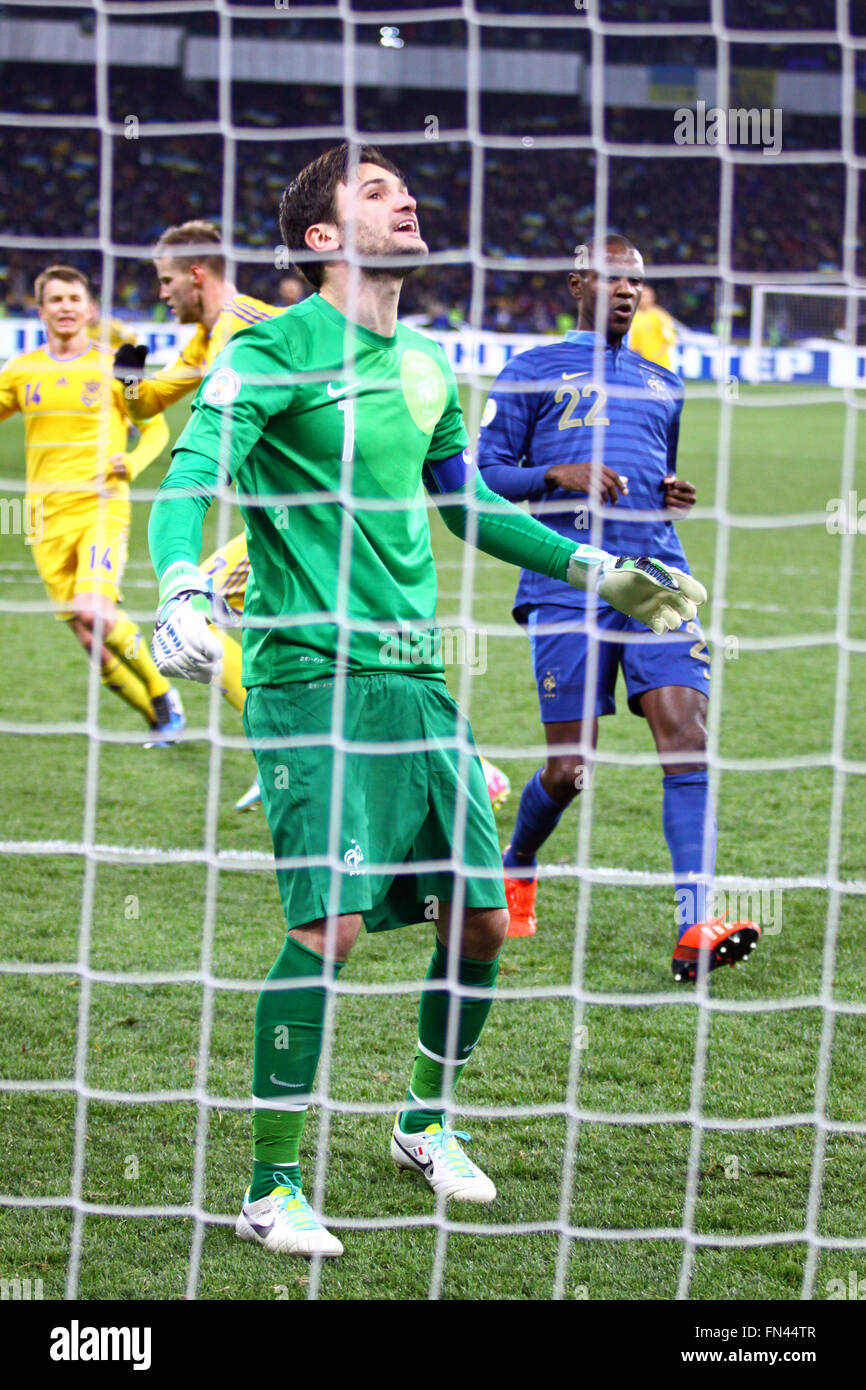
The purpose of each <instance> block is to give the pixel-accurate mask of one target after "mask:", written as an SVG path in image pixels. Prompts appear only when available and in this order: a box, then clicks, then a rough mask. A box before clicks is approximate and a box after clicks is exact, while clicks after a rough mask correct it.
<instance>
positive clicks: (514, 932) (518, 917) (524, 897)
mask: <svg viewBox="0 0 866 1390" xmlns="http://www.w3.org/2000/svg"><path fill="white" fill-rule="evenodd" d="M510 848H511V846H510V845H506V847H505V853H506V854H507V853H508V851H509V849H510ZM537 887H538V879H537V878H509V877H508V873H507V871H506V875H505V901H506V902H507V903H508V931H507V932H506V933H505V935H506V936H534V935H535V933H536V931H537V930H538V922H537V921H536V919H535V890H536V888H537Z"/></svg>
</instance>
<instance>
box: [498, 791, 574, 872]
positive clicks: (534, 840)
mask: <svg viewBox="0 0 866 1390" xmlns="http://www.w3.org/2000/svg"><path fill="white" fill-rule="evenodd" d="M564 810H565V807H564V806H560V805H559V803H558V802H556V801H554V800H553V797H550V796H548V795H547V792H546V791H545V790H544V787H543V786H542V785H541V768H539V769H538V771H537V772H536V774H535V776H534V777H531V778H530V779H529V781H528V782H527V784H526V786H525V787H524V788H523V792H522V794H521V797H520V805H519V806H518V808H517V822H516V824H515V826H514V834H513V835H512V837H511V844H510V845H509V847H508V850H507V852H506V854H505V856H504V859H503V863H504V865H505V868H506V869H526V868H534V867H535V863H536V860H535V852H536V850H538V849H540V848H541V846H542V845H543V844H544V842H545V840H546V839H547V837H548V835H550V834H552V832H553V831H554V830H555V829H556V827H557V825H558V823H559V818H560V816H561V815H562V813H563V811H564Z"/></svg>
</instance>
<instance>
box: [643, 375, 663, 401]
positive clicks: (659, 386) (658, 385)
mask: <svg viewBox="0 0 866 1390" xmlns="http://www.w3.org/2000/svg"><path fill="white" fill-rule="evenodd" d="M647 386H648V387H649V389H650V390H651V391H653V392H655V394H656V395H657V396H659V397H660V398H661V399H662V400H667V398H668V389H667V387H666V386H665V384H664V382H663V381H662V379H661V377H660V376H651V377H649V378H648V379H647Z"/></svg>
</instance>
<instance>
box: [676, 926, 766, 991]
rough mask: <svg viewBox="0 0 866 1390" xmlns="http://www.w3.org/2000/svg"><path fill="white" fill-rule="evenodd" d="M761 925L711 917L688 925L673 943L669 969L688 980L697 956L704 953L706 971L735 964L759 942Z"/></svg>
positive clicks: (694, 973)
mask: <svg viewBox="0 0 866 1390" xmlns="http://www.w3.org/2000/svg"><path fill="white" fill-rule="evenodd" d="M760 935H761V928H760V927H759V926H758V924H757V922H726V921H725V918H724V917H714V918H712V919H711V920H710V921H709V922H696V923H695V924H694V926H691V927H687V928H686V930H685V931H684V932H683V934H682V936H681V937H680V939H679V941H678V942H677V944H676V946H675V947H674V958H673V960H672V961H671V969H672V970H673V973H674V979H675V980H676V981H677V982H680V981H685V982H686V983H687V984H689V983H690V982H691V981H692V980H695V979H697V974H698V960H699V958H700V957H701V955H702V954H703V956H704V957H705V959H706V962H707V965H706V968H707V970H708V971H710V970H716V969H717V968H718V967H719V966H720V965H736V964H737V961H740V960H748V958H749V955H750V953H751V952H752V951H754V949H755V947H756V946H757V944H758V937H759V936H760Z"/></svg>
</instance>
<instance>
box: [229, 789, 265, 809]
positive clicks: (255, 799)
mask: <svg viewBox="0 0 866 1390" xmlns="http://www.w3.org/2000/svg"><path fill="white" fill-rule="evenodd" d="M261 799H262V789H261V787H260V786H259V784H258V782H253V785H252V786H251V787H250V789H249V791H248V792H244V795H243V796H242V797H241V799H240V801H236V802H235V810H236V811H251V810H252V809H253V807H254V806H257V805H258V803H259V802H260V801H261Z"/></svg>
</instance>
